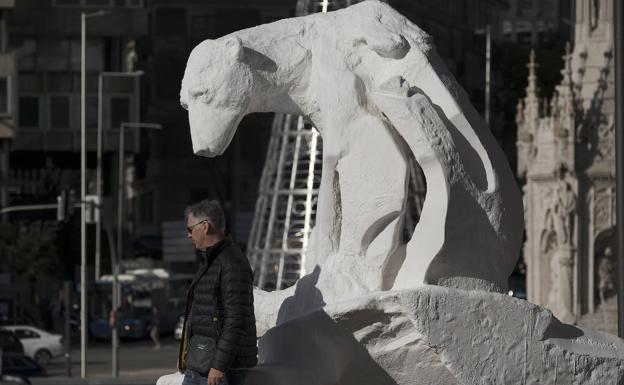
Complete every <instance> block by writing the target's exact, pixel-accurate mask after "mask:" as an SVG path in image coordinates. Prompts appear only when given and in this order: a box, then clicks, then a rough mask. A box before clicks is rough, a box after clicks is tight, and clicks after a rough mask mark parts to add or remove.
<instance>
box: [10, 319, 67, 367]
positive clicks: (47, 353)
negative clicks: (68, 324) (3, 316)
mask: <svg viewBox="0 0 624 385" xmlns="http://www.w3.org/2000/svg"><path fill="white" fill-rule="evenodd" d="M2 328H3V329H8V330H11V331H13V332H14V333H15V335H17V338H19V339H20V342H21V343H22V345H24V354H25V355H27V356H28V357H30V358H32V359H34V360H35V361H37V362H38V363H40V364H41V365H47V364H48V363H49V362H50V360H51V359H52V358H54V357H58V356H61V355H63V342H62V339H63V336H61V335H59V334H52V333H48V332H46V331H45V330H41V329H39V328H36V327H33V326H25V325H7V326H2Z"/></svg>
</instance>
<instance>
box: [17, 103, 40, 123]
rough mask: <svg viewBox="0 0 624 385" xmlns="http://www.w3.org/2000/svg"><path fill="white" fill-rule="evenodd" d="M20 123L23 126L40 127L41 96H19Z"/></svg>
mask: <svg viewBox="0 0 624 385" xmlns="http://www.w3.org/2000/svg"><path fill="white" fill-rule="evenodd" d="M19 124H20V126H21V127H37V128H38V127H39V98H38V97H36V96H22V97H20V98H19Z"/></svg>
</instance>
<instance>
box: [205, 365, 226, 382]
mask: <svg viewBox="0 0 624 385" xmlns="http://www.w3.org/2000/svg"><path fill="white" fill-rule="evenodd" d="M223 377H225V373H223V372H222V371H220V370H218V369H215V368H210V371H209V372H208V385H219V384H220V383H221V381H223Z"/></svg>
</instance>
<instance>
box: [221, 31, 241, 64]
mask: <svg viewBox="0 0 624 385" xmlns="http://www.w3.org/2000/svg"><path fill="white" fill-rule="evenodd" d="M225 52H226V55H227V56H228V57H230V58H232V59H234V60H236V61H243V43H241V41H240V39H239V38H237V37H231V38H228V39H227V40H226V41H225Z"/></svg>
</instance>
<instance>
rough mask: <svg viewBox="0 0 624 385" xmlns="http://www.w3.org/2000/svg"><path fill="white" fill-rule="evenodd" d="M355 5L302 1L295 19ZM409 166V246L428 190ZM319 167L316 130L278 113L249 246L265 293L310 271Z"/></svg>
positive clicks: (319, 145) (415, 169) (350, 1)
mask: <svg viewBox="0 0 624 385" xmlns="http://www.w3.org/2000/svg"><path fill="white" fill-rule="evenodd" d="M357 2H359V1H354V0H342V1H328V0H323V1H311V0H299V1H298V2H297V15H298V16H302V15H307V14H311V13H317V12H327V11H333V10H336V9H339V8H345V7H348V6H349V5H352V4H354V3H357ZM408 163H409V165H410V182H409V199H408V202H407V205H406V211H407V213H406V219H405V227H404V231H403V239H404V241H405V242H407V240H409V238H411V236H412V234H413V232H414V228H415V226H416V224H417V223H418V219H419V218H420V212H421V210H422V205H423V202H424V198H425V191H426V186H425V179H424V176H423V174H422V170H421V169H420V167H419V166H418V164H417V163H416V160H415V159H414V158H413V157H410V158H409V162H408ZM321 167H322V140H321V136H320V134H319V133H318V131H317V130H316V129H315V128H314V127H313V126H312V125H311V124H310V123H309V122H306V121H305V120H304V118H302V117H300V116H293V115H284V114H276V115H275V118H274V120H273V126H272V129H271V139H270V141H269V147H268V150H267V156H266V160H265V164H264V169H263V171H262V176H261V179H260V188H259V194H258V200H257V202H256V208H255V213H254V220H253V224H252V228H251V234H250V237H249V242H248V245H247V256H248V258H249V260H250V262H251V265H252V267H253V268H254V272H255V284H256V285H257V286H258V287H260V288H261V289H263V290H276V289H277V290H279V289H284V288H287V287H289V286H291V285H293V284H294V283H295V282H297V280H298V279H299V278H300V277H301V276H303V275H304V274H305V273H306V272H305V258H306V251H307V246H308V240H309V237H310V232H311V230H312V228H313V227H314V219H315V216H316V204H317V199H318V190H319V186H320V181H321Z"/></svg>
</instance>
